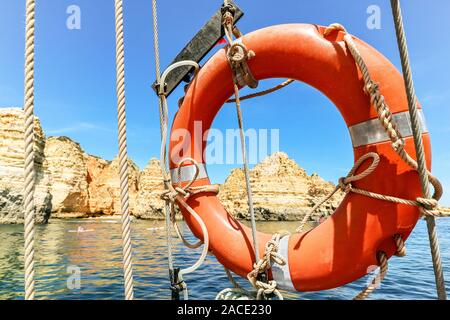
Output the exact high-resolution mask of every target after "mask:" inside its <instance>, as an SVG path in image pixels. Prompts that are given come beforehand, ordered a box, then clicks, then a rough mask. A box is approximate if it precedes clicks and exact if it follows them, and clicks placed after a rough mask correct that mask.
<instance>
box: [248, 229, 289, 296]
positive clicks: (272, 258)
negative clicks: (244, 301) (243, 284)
mask: <svg viewBox="0 0 450 320" xmlns="http://www.w3.org/2000/svg"><path fill="white" fill-rule="evenodd" d="M280 239H281V235H280V234H279V233H276V234H274V235H273V236H272V239H271V240H269V241H268V242H267V243H266V247H265V252H264V255H263V257H262V258H261V259H260V260H259V261H258V262H256V263H255V264H254V265H253V270H252V271H250V272H249V274H248V275H247V278H248V280H249V281H250V283H251V284H252V286H253V287H254V288H255V289H257V290H258V293H257V299H258V300H259V299H261V298H262V297H263V295H270V294H275V295H276V296H278V297H279V298H280V299H282V296H281V293H280V292H279V291H278V289H277V282H276V281H275V280H271V281H268V282H264V281H261V280H260V279H259V276H260V275H261V274H264V273H266V272H267V270H269V269H270V267H271V265H272V263H277V264H279V265H285V264H286V259H285V258H284V257H283V256H282V255H280V254H279V253H278V248H279V246H280Z"/></svg>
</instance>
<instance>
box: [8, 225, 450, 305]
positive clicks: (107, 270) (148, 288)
mask: <svg viewBox="0 0 450 320" xmlns="http://www.w3.org/2000/svg"><path fill="white" fill-rule="evenodd" d="M296 224H297V223H294V224H292V223H278V222H276V223H272V222H270V223H260V224H259V228H260V229H261V230H264V231H267V232H275V231H277V230H280V229H288V230H291V229H292V230H294V229H295V226H296ZM79 227H82V228H84V229H85V230H89V232H84V233H77V232H75V231H76V230H77V229H78V228H79ZM162 227H163V223H162V222H150V221H135V222H134V223H133V224H132V231H133V249H134V251H133V254H134V257H133V258H134V276H135V297H136V298H137V299H169V298H170V291H169V289H168V280H167V259H166V244H165V240H164V239H165V231H164V229H163V228H162ZM438 227H439V228H438V230H439V234H440V240H441V250H442V258H443V263H444V268H445V275H446V284H447V288H450V221H449V220H439V221H438ZM184 229H185V230H186V233H189V231H188V230H187V228H186V227H184ZM120 230H121V228H120V221H119V220H115V219H111V220H108V219H84V220H52V221H51V223H50V224H48V225H46V226H38V227H37V233H36V277H37V278H36V290H37V298H39V299H123V297H124V296H123V278H122V265H121V263H122V262H121V255H122V251H121V238H120ZM191 238H192V237H191ZM192 239H193V238H192ZM175 242H176V243H178V244H177V246H176V248H175V258H176V262H177V265H178V266H188V265H189V264H192V263H193V262H194V261H195V259H196V258H197V257H198V251H196V252H194V253H193V252H192V251H191V250H188V249H186V248H184V247H183V246H182V245H181V244H179V242H178V241H175ZM407 247H408V255H407V256H406V257H405V258H395V257H394V258H392V259H391V260H390V265H389V267H390V270H389V273H388V276H387V278H386V279H385V281H384V282H383V284H382V286H381V288H380V289H379V290H377V291H376V293H375V294H373V295H372V296H371V299H434V298H435V295H436V294H435V287H434V275H433V269H432V263H431V258H430V253H429V247H428V236H427V230H426V224H425V222H424V221H421V222H419V224H418V225H417V227H416V229H415V231H414V233H413V234H412V236H411V237H410V238H409V240H408V243H407ZM22 266H23V231H22V226H7V225H0V299H23V293H22V291H23V267H22ZM68 268H69V270H68ZM71 270H80V277H81V283H80V288H79V289H69V288H68V279H69V280H70V279H71V278H70V275H71V273H70V271H71ZM68 271H69V272H68ZM185 280H186V282H187V284H188V286H189V295H190V298H191V299H214V297H215V295H216V294H217V293H218V291H220V290H221V289H224V288H227V287H230V284H229V282H228V280H227V277H226V275H225V273H224V270H223V268H222V267H221V265H220V264H219V263H218V262H217V261H216V260H215V258H214V257H213V256H208V258H207V260H206V262H205V263H204V265H203V266H202V267H201V268H200V269H199V270H198V271H197V272H195V273H194V274H189V275H187V276H186V279H185ZM367 281H368V279H366V278H365V279H361V280H359V281H357V282H355V283H353V284H350V285H347V286H345V287H342V288H339V289H334V290H329V291H324V292H320V293H301V294H292V293H286V294H285V297H286V298H287V299H350V298H352V297H353V296H354V295H355V294H356V293H357V291H358V290H359V289H361V288H362V287H363V286H364V285H365V284H366V283H367ZM72 283H73V282H71V281H69V284H72ZM241 283H245V282H244V281H241ZM69 287H70V286H69Z"/></svg>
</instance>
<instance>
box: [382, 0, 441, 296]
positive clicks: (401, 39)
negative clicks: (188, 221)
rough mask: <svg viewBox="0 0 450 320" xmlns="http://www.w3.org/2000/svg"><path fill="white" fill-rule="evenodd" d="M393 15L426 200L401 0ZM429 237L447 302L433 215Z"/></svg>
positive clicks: (438, 281) (438, 285)
mask: <svg viewBox="0 0 450 320" xmlns="http://www.w3.org/2000/svg"><path fill="white" fill-rule="evenodd" d="M391 7H392V14H393V17H394V23H395V30H396V35H397V43H398V47H399V51H400V57H401V62H402V69H403V77H404V80H405V86H406V93H407V96H408V104H409V114H410V118H411V126H412V131H413V137H414V144H415V148H416V157H417V170H418V172H419V177H420V183H421V186H422V193H423V197H424V198H426V199H429V198H431V194H430V188H429V182H428V179H429V177H428V171H427V167H426V159H425V152H424V147H423V141H422V128H421V125H420V117H419V113H418V110H417V104H418V102H417V97H416V94H415V89H414V82H413V78H412V72H411V66H410V62H409V53H408V45H407V40H406V34H405V30H404V25H403V16H402V11H401V7H400V1H399V0H391ZM425 219H426V221H427V228H428V236H429V240H430V249H431V255H432V260H433V267H434V274H435V280H436V289H437V293H438V298H439V299H440V300H446V299H447V294H446V292H445V281H444V273H443V270H442V261H441V254H440V248H439V241H438V236H437V231H436V222H435V218H434V217H433V216H431V215H426V217H425Z"/></svg>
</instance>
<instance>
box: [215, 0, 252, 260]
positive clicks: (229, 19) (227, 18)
mask: <svg viewBox="0 0 450 320" xmlns="http://www.w3.org/2000/svg"><path fill="white" fill-rule="evenodd" d="M230 5H231V2H230V1H228V0H224V7H227V6H230ZM222 21H223V22H222V23H223V27H224V31H225V36H226V39H227V41H228V45H229V48H228V53H227V57H228V59H229V60H230V61H231V59H232V58H231V56H232V54H231V55H230V53H231V52H232V51H233V50H234V45H236V46H238V47H240V48H242V50H243V51H244V55H243V56H244V57H245V58H244V59H243V60H246V59H248V58H249V57H250V56H251V55H253V52H252V53H250V52H247V53H248V55H247V53H245V51H246V48H245V46H244V45H243V44H235V43H234V42H233V21H234V16H233V15H232V14H231V13H230V12H225V14H224V15H223V18H222ZM230 65H231V67H232V69H233V73H236V70H235V69H234V67H233V64H232V63H231V62H230ZM233 82H234V83H233V88H234V97H235V98H234V102H235V104H236V113H237V118H238V124H239V136H240V141H241V153H242V162H243V163H244V175H245V188H246V191H247V202H248V210H249V214H250V220H251V228H252V237H253V249H254V252H255V261H256V262H257V261H259V260H260V255H259V243H258V234H257V228H256V220H255V210H254V207H253V196H252V187H251V184H250V171H249V167H248V159H247V148H246V143H245V134H244V122H243V120H242V110H241V101H240V95H239V87H238V84H237V83H236V82H237V79H236V76H233Z"/></svg>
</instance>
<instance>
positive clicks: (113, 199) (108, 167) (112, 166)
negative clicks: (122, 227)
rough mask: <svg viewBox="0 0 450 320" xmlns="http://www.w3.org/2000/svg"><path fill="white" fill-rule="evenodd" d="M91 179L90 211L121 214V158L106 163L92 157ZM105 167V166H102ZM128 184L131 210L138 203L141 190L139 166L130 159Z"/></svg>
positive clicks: (131, 210)
mask: <svg viewBox="0 0 450 320" xmlns="http://www.w3.org/2000/svg"><path fill="white" fill-rule="evenodd" d="M90 160H91V162H90V165H89V167H90V174H89V179H92V180H91V182H90V183H89V212H90V213H94V214H106V215H113V214H121V212H120V211H121V207H120V178H119V158H118V157H116V158H115V159H114V160H113V161H111V162H110V163H107V164H105V163H104V162H103V161H101V160H98V161H97V162H95V161H94V160H93V158H92V157H91V159H90ZM102 167H103V168H102ZM128 175H129V179H128V184H129V198H130V199H129V205H130V212H133V207H134V205H135V203H136V196H137V192H138V190H139V168H138V166H137V165H136V164H135V163H134V162H133V161H131V160H129V161H128Z"/></svg>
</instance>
